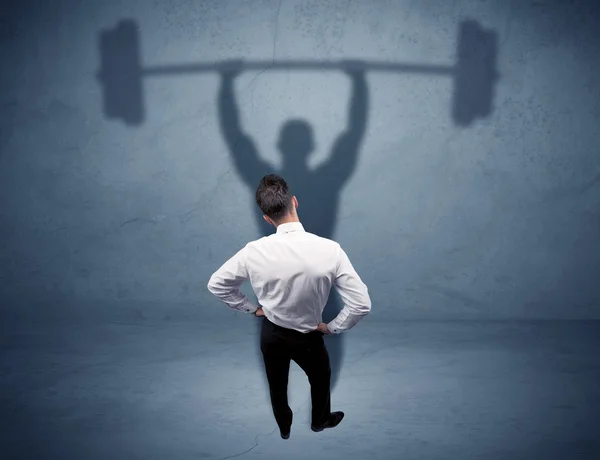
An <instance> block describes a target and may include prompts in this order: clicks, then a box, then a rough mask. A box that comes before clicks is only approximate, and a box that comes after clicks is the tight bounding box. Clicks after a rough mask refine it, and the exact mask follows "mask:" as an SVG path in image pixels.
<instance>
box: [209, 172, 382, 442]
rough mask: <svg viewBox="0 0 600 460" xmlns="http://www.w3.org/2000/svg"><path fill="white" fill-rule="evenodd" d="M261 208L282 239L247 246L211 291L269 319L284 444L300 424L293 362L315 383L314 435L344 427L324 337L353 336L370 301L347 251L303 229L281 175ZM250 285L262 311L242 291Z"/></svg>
mask: <svg viewBox="0 0 600 460" xmlns="http://www.w3.org/2000/svg"><path fill="white" fill-rule="evenodd" d="M256 203H257V204H258V206H259V208H260V210H261V211H262V213H263V217H264V219H265V220H266V221H267V222H268V223H269V224H271V225H274V226H275V227H276V229H277V230H276V232H275V233H274V234H271V235H269V236H265V237H262V238H260V239H258V240H255V241H252V242H250V243H248V244H247V245H246V246H245V247H244V248H242V249H241V250H240V251H238V253H237V254H235V255H234V256H233V257H232V258H231V259H229V260H228V261H227V262H225V264H223V266H221V267H220V268H219V269H218V270H217V271H216V272H215V273H214V274H213V275H212V276H211V278H210V281H209V282H208V290H209V291H210V292H211V293H213V294H214V295H216V296H217V297H219V298H220V299H221V300H222V301H223V302H225V303H226V304H227V305H228V306H229V307H231V308H233V309H235V310H239V311H243V312H246V313H249V314H255V315H256V316H261V317H263V325H262V329H261V337H260V347H261V351H262V354H263V359H264V363H265V370H266V373H267V380H268V382H269V390H270V395H271V405H272V407H273V414H274V416H275V420H276V421H277V424H278V426H279V430H280V433H281V437H282V438H283V439H288V438H289V436H290V431H291V426H292V418H293V413H292V410H291V409H290V407H289V405H288V398H287V387H288V376H289V368H290V360H292V359H293V360H294V361H295V362H296V363H297V364H298V366H300V367H301V368H302V369H303V370H304V372H305V373H306V375H307V377H308V380H309V382H310V389H311V400H312V423H311V429H312V430H313V431H315V432H319V431H322V430H324V429H326V428H333V427H335V426H337V425H338V424H339V423H340V422H341V421H342V418H343V417H344V413H343V412H331V401H330V378H331V368H330V364H329V354H328V353H327V348H325V343H324V341H323V335H324V334H340V333H342V332H344V331H348V330H350V329H351V328H352V327H354V326H355V325H356V324H357V323H358V322H359V321H360V320H361V319H362V318H363V317H364V316H365V315H367V314H368V313H369V312H370V311H371V299H370V297H369V293H368V289H367V286H365V284H364V283H363V282H362V280H361V279H360V277H359V276H358V274H357V273H356V271H355V270H354V268H353V266H352V264H351V263H350V260H349V259H348V256H347V255H346V253H345V252H344V250H343V249H342V248H341V246H340V245H339V244H338V243H336V242H335V241H333V240H330V239H327V238H323V237H319V236H317V235H314V234H312V233H309V232H306V231H305V230H304V227H303V226H302V224H301V223H300V220H299V218H298V213H297V211H296V209H297V208H298V200H297V198H296V197H295V196H292V194H291V192H290V190H289V188H288V185H287V183H286V181H285V180H284V179H283V178H282V177H281V176H278V175H276V174H268V175H266V176H264V177H263V178H262V179H261V181H260V183H259V185H258V188H257V190H256ZM246 280H249V281H250V283H251V284H252V288H253V290H254V293H255V294H256V296H257V298H258V302H259V304H260V306H257V305H254V304H253V303H252V302H251V301H250V300H249V299H248V298H247V297H246V296H245V295H244V294H242V293H241V292H240V287H241V285H242V284H243V283H244V282H245V281H246ZM332 285H333V286H335V287H336V289H337V291H338V293H339V294H340V297H341V298H342V301H343V303H344V308H343V309H342V310H341V311H340V313H339V314H338V315H337V316H336V317H335V318H334V319H333V321H331V322H330V323H329V324H325V323H323V322H321V321H322V314H323V309H324V307H325V304H326V302H327V298H328V296H329V291H330V289H331V286H332Z"/></svg>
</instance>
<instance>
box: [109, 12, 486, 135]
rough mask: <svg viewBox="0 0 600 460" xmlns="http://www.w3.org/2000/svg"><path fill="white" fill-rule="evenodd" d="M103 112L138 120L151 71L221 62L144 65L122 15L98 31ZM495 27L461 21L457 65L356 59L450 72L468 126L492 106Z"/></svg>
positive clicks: (459, 116)
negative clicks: (489, 27) (146, 81)
mask: <svg viewBox="0 0 600 460" xmlns="http://www.w3.org/2000/svg"><path fill="white" fill-rule="evenodd" d="M99 51H100V62H101V69H100V71H99V72H98V80H99V82H100V84H101V86H102V96H103V107H104V115H105V116H106V117H107V118H109V119H118V120H121V121H123V122H124V123H126V124H127V125H131V126H136V125H139V124H141V123H142V122H143V121H144V119H145V116H146V114H145V108H144V94H143V84H142V80H143V79H144V78H147V77H152V76H170V75H183V74H190V73H206V72H215V71H219V69H220V65H219V64H218V63H187V64H178V65H169V66H150V67H148V66H143V64H142V58H141V50H140V39H139V26H138V25H137V24H136V22H135V21H133V20H132V19H124V20H122V21H120V22H119V23H118V24H117V26H116V27H115V28H114V29H107V30H102V31H101V32H100V35H99ZM497 54H498V36H497V33H496V32H494V31H490V30H485V29H483V28H482V27H481V25H480V24H479V23H478V22H477V21H474V20H472V19H467V20H464V21H462V22H461V23H460V24H459V28H458V44H457V52H456V62H455V63H454V64H453V65H436V64H428V63H426V64H414V63H413V64H410V63H408V64H407V63H390V62H377V61H366V62H362V63H358V62H357V61H355V64H357V65H358V67H360V68H364V69H365V70H367V71H369V72H393V73H407V72H408V73H416V74H423V75H438V76H449V77H452V78H453V80H454V85H453V88H454V92H453V98H452V120H453V121H454V123H455V124H456V125H457V126H463V127H464V126H469V125H471V124H472V123H473V122H474V121H475V120H477V119H478V118H484V117H487V116H489V115H490V114H491V113H492V111H493V99H494V87H495V84H496V82H497V80H498V74H497V71H496V60H497ZM345 67H346V68H347V66H345V65H344V63H343V62H335V61H276V62H274V61H272V60H268V61H267V60H265V61H245V62H243V70H245V71H248V70H256V71H261V72H264V71H266V70H269V71H275V70H294V69H302V70H315V71H329V70H344V68H345Z"/></svg>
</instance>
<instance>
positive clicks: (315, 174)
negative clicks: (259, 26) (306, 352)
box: [218, 70, 368, 389]
mask: <svg viewBox="0 0 600 460" xmlns="http://www.w3.org/2000/svg"><path fill="white" fill-rule="evenodd" d="M238 73H239V72H236V71H235V70H233V71H231V70H224V71H222V72H221V87H220V90H219V96H218V106H219V124H220V127H221V132H222V134H223V137H224V138H225V142H226V144H227V146H228V148H229V151H230V153H231V155H232V159H233V162H234V164H235V166H236V169H237V171H238V174H239V175H240V177H241V178H242V180H243V181H244V183H245V184H246V185H247V186H248V188H249V189H250V191H251V196H252V203H251V206H252V207H253V208H254V209H256V211H255V216H256V225H257V227H258V228H259V230H260V232H261V234H262V235H269V234H271V233H273V231H274V227H272V226H271V225H269V224H267V223H266V222H265V220H264V219H263V217H262V214H261V212H260V210H258V209H257V206H256V203H255V202H254V192H255V191H256V187H257V186H258V183H259V181H260V179H261V178H262V177H263V176H264V175H266V174H270V173H273V172H277V173H278V174H280V175H281V176H282V177H284V178H285V180H286V181H287V183H288V185H289V187H290V189H291V191H292V193H293V194H294V195H296V197H297V198H298V204H299V206H298V215H299V217H300V220H301V221H302V224H303V226H304V228H305V229H306V231H308V232H311V233H314V234H316V235H319V236H322V237H325V238H330V239H332V238H333V235H334V233H335V224H336V221H337V214H338V204H339V201H340V191H341V189H342V187H343V185H344V183H345V182H346V181H347V180H348V179H349V178H350V176H351V175H352V173H353V172H354V169H355V166H356V161H357V158H358V153H359V150H360V145H361V142H362V139H363V136H364V133H365V128H366V124H367V115H368V114H367V112H368V90H367V84H366V80H365V75H364V72H361V71H349V72H348V74H349V77H350V79H351V80H352V85H353V89H352V100H351V103H350V112H349V118H348V126H347V128H346V130H345V132H343V133H342V134H341V135H340V136H339V137H338V139H337V140H336V142H335V144H334V147H333V151H332V153H331V155H330V157H329V160H328V161H327V162H325V163H324V164H323V165H321V166H319V167H318V168H316V169H314V170H312V171H311V170H309V169H308V163H309V160H308V159H309V155H310V154H311V152H312V151H313V149H314V141H313V135H312V128H311V126H310V124H309V123H307V122H306V121H304V120H289V121H287V122H286V123H285V124H284V125H283V127H282V128H281V131H280V135H279V141H278V144H277V147H278V150H279V152H280V153H281V155H282V157H283V161H282V168H281V171H275V168H274V167H273V166H271V165H270V164H268V163H266V162H265V161H264V160H262V159H261V157H260V155H259V154H258V152H257V150H256V147H255V146H254V144H253V142H252V141H251V139H250V138H249V137H248V135H247V134H246V133H244V131H243V129H242V127H241V126H240V115H239V110H238V107H237V105H236V103H235V97H234V94H233V82H234V78H235V76H236V75H237V74H238ZM341 308H342V304H341V302H340V299H339V297H338V294H337V292H335V290H333V289H332V292H331V295H330V296H329V301H328V303H327V305H326V307H325V310H324V312H323V321H324V322H329V321H331V320H332V319H333V318H335V316H337V314H338V313H339V312H340V310H341ZM261 324H262V322H259V323H258V326H257V327H258V328H259V331H258V336H260V325H261ZM343 338H344V334H340V335H331V336H326V337H325V343H326V346H327V350H328V351H329V357H330V361H331V387H332V389H333V388H334V387H335V385H336V382H337V380H338V377H339V374H340V368H341V363H342V359H343V348H342V342H343ZM258 353H260V349H258ZM261 359H262V357H261Z"/></svg>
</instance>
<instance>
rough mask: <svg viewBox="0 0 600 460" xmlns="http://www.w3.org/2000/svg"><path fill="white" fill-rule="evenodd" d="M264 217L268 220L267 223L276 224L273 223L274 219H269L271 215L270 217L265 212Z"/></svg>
mask: <svg viewBox="0 0 600 460" xmlns="http://www.w3.org/2000/svg"><path fill="white" fill-rule="evenodd" d="M263 219H265V220H266V221H267V223H269V224H271V225H275V224H274V223H273V221H272V220H271V219H269V217H268V216H265V215H264V214H263Z"/></svg>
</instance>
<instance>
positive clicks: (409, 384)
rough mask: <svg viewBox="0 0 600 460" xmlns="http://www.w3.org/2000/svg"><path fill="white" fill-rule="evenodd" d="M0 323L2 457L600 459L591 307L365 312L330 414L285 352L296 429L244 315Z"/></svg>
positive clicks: (599, 337) (596, 330) (599, 384)
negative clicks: (279, 409) (413, 317)
mask: <svg viewBox="0 0 600 460" xmlns="http://www.w3.org/2000/svg"><path fill="white" fill-rule="evenodd" d="M247 319H248V320H250V321H252V320H256V318H247ZM4 326H5V328H4V332H3V334H2V336H1V337H2V348H1V353H2V354H1V358H2V375H1V380H0V391H1V393H0V404H1V410H2V414H3V415H4V417H3V426H2V430H0V433H1V434H0V441H1V442H2V446H3V452H4V453H8V455H7V456H3V457H2V458H6V459H33V458H35V459H50V458H52V459H55V458H56V459H62V460H69V459H77V460H82V459H86V460H92V459H103V460H104V459H106V458H114V459H138V458H139V459H198V458H202V459H225V458H233V457H242V458H256V459H283V458H286V459H317V458H335V459H337V458H339V459H342V458H343V459H361V460H364V459H366V458H368V459H369V460H375V459H427V460H430V459H431V460H433V459H439V460H442V459H443V460H449V459H460V460H467V459H486V460H494V459H527V460H531V459H543V460H553V459H568V460H571V459H590V460H591V459H598V458H600V439H599V438H600V436H599V434H600V432H599V431H598V427H600V410H599V409H600V405H599V401H600V354H599V353H598V351H599V350H600V322H598V321H596V322H594V321H591V322H576V321H572V322H567V321H565V322H561V321H540V322H535V321H533V322H469V321H465V322H419V321H412V322H411V321H409V322H404V323H401V324H393V323H376V322H375V321H369V320H368V319H366V320H365V321H363V322H362V323H361V324H359V325H358V326H357V327H356V328H355V329H354V330H353V331H351V332H349V333H348V334H347V335H346V337H345V342H344V347H345V348H344V359H343V363H342V367H341V373H340V378H339V380H338V382H337V384H336V386H335V388H334V390H333V393H332V406H333V407H332V409H333V410H344V411H345V412H346V418H345V419H344V421H343V422H342V424H341V425H340V426H338V427H337V428H336V429H333V430H326V431H323V432H321V433H313V432H312V431H310V428H309V410H310V397H309V386H308V383H307V381H306V377H305V376H304V374H303V373H302V371H301V370H300V369H299V368H298V367H297V366H296V365H295V364H293V365H292V370H291V374H290V388H289V398H290V406H291V407H292V409H293V411H294V425H293V427H292V434H291V438H290V439H289V440H287V441H284V440H282V439H281V438H280V437H279V433H278V431H277V429H276V425H275V422H274V419H273V416H272V413H271V409H270V405H269V400H268V389H267V387H265V379H264V375H263V368H262V363H261V361H260V360H259V355H258V352H257V351H258V349H257V336H256V328H255V327H248V322H247V321H245V320H244V321H234V322H233V323H232V324H231V325H229V326H227V327H222V328H218V327H215V325H214V323H202V322H198V321H192V322H173V321H171V322H167V321H158V320H157V321H152V320H151V321H142V320H140V321H139V322H108V321H104V322H102V321H97V322H95V323H89V322H88V323H84V322H82V321H75V320H74V321H72V322H68V323H67V322H64V321H62V322H59V321H54V322H38V323H35V322H29V323H27V325H26V326H25V325H24V324H21V325H18V324H14V325H10V327H7V324H5V325H4Z"/></svg>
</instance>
